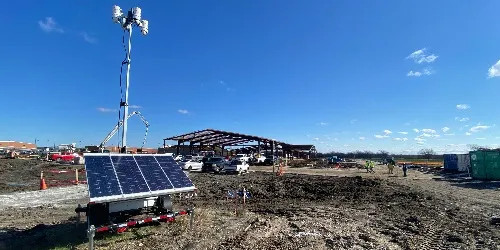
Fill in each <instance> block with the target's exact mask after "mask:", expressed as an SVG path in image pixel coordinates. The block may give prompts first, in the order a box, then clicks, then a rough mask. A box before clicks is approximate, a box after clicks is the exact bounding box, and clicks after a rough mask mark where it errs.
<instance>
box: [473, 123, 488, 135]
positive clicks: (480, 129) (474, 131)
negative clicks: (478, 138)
mask: <svg viewBox="0 0 500 250" xmlns="http://www.w3.org/2000/svg"><path fill="white" fill-rule="evenodd" d="M489 128H491V126H487V125H481V124H478V125H477V126H474V127H471V128H470V129H469V131H470V132H472V133H477V132H480V131H483V130H487V129H489Z"/></svg>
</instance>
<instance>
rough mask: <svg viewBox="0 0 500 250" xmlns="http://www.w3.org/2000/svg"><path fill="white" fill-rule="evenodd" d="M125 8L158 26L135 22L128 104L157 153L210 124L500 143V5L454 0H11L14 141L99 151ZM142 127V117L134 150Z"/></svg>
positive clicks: (376, 144)
mask: <svg viewBox="0 0 500 250" xmlns="http://www.w3.org/2000/svg"><path fill="white" fill-rule="evenodd" d="M113 4H117V5H120V6H121V7H122V8H124V9H128V8H130V7H133V6H136V5H137V6H139V7H141V8H142V10H143V11H142V15H143V18H145V19H148V20H149V34H148V36H145V37H144V36H142V35H140V32H139V30H138V29H136V30H134V32H135V33H134V35H133V47H132V70H131V87H130V99H129V102H130V105H136V106H140V108H138V110H140V111H141V112H142V113H143V114H144V116H145V117H146V118H147V119H148V120H149V122H150V123H151V127H150V133H149V137H148V143H147V145H148V146H150V147H157V146H159V145H160V143H162V138H165V137H168V136H172V135H176V134H181V133H185V132H189V131H192V130H199V129H204V128H216V129H224V130H230V131H236V132H241V133H247V134H255V135H261V136H265V137H271V138H275V139H278V140H281V141H286V142H289V143H297V144H315V145H316V146H317V148H318V149H319V150H320V151H321V152H328V151H331V150H338V151H351V150H356V149H360V150H374V151H376V150H382V149H383V150H388V151H390V152H396V153H400V152H417V151H418V150H419V149H420V148H434V149H435V150H436V151H438V152H455V151H457V152H458V151H463V150H465V149H467V147H466V145H467V144H479V145H485V146H498V145H497V144H496V143H497V142H498V141H499V139H500V131H499V126H497V124H498V125H500V120H499V119H500V114H499V113H500V109H498V108H497V105H498V104H497V103H496V100H497V99H498V98H497V97H498V95H499V93H500V77H498V76H500V61H499V59H500V32H498V31H499V30H500V23H499V22H498V21H497V20H498V13H497V10H498V9H499V8H500V2H498V1H481V2H477V1H452V0H448V1H430V0H429V1H395V0H394V1H331V0H328V1H326V0H325V1H322V0H317V1H294V0H292V1H290V0H286V1H285V0H279V1H278V0H277V1H263V0H261V1H229V0H226V1H144V2H142V3H141V2H139V3H138V2H137V1H118V2H115V3H113V2H105V1H71V2H70V1H15V2H11V3H9V6H8V11H4V12H3V15H4V20H8V21H7V23H6V25H4V26H3V34H4V36H3V39H1V40H0V54H1V55H2V60H1V61H0V97H1V100H2V117H3V119H0V140H19V141H34V140H35V138H36V139H38V140H39V141H40V142H39V143H38V144H41V145H44V144H47V145H52V144H53V143H56V144H59V143H71V142H77V143H79V144H80V145H82V144H84V145H90V144H98V143H99V142H100V141H101V140H102V139H103V138H104V137H105V135H106V134H107V133H108V132H109V131H110V130H111V129H112V127H113V126H114V125H115V124H116V121H117V119H118V113H117V112H116V110H117V109H118V105H119V98H120V91H119V72H120V63H121V61H122V59H123V57H124V53H123V47H122V44H121V39H122V34H123V31H122V30H121V29H120V27H119V26H118V25H117V24H114V23H112V21H111V7H112V5H113ZM143 130H144V129H143V125H142V123H141V122H140V120H139V119H134V120H131V121H130V134H129V145H130V144H131V145H140V143H141V141H142V137H143V132H144V131H143ZM417 131H418V132H417ZM399 132H401V133H399ZM117 142H118V138H114V139H112V140H111V141H110V144H116V143H117Z"/></svg>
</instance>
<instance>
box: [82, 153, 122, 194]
mask: <svg viewBox="0 0 500 250" xmlns="http://www.w3.org/2000/svg"><path fill="white" fill-rule="evenodd" d="M85 168H86V170H87V183H88V185H89V193H90V197H103V196H111V195H120V194H121V190H120V186H119V184H118V181H117V180H116V175H115V171H114V169H113V165H112V164H111V159H110V158H109V156H95V157H89V158H87V159H85Z"/></svg>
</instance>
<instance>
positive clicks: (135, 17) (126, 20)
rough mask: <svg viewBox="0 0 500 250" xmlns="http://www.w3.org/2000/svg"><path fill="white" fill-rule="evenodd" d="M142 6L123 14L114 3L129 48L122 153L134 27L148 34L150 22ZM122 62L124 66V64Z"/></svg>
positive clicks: (124, 140) (115, 16)
mask: <svg viewBox="0 0 500 250" xmlns="http://www.w3.org/2000/svg"><path fill="white" fill-rule="evenodd" d="M141 14H142V11H141V8H139V7H134V8H132V9H130V10H129V11H128V12H127V15H124V14H123V11H122V8H120V7H119V6H117V5H113V8H112V15H111V17H112V19H113V22H114V23H117V24H120V26H121V27H122V28H123V29H124V30H126V31H128V34H129V35H128V50H127V58H126V59H125V61H124V62H123V64H127V74H126V87H125V101H124V102H120V109H121V107H123V109H124V113H123V120H122V122H123V134H122V148H121V149H120V151H121V153H127V128H128V127H127V117H128V88H129V85H130V84H129V82H130V51H131V49H132V41H131V39H132V28H133V26H136V27H139V28H141V33H142V34H143V35H147V34H148V26H149V22H148V21H147V20H143V19H141V18H142V16H141ZM123 64H122V66H123Z"/></svg>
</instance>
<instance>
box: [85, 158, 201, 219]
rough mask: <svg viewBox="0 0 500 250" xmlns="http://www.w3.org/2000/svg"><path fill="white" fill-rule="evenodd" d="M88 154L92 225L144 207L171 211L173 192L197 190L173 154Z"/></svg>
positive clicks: (88, 182) (86, 159)
mask: <svg viewBox="0 0 500 250" xmlns="http://www.w3.org/2000/svg"><path fill="white" fill-rule="evenodd" d="M84 157H85V170H86V171H87V185H88V191H89V198H90V199H89V200H90V202H89V204H88V205H87V208H86V210H85V212H86V213H87V219H88V223H89V226H90V225H94V226H99V225H104V224H106V223H109V222H113V221H112V220H113V215H120V216H122V215H123V214H124V213H130V212H137V211H140V210H144V209H151V208H153V209H154V211H157V212H160V213H161V212H162V211H163V212H168V211H171V209H172V202H171V200H170V195H171V194H178V193H187V192H194V191H195V190H196V188H195V186H194V185H193V183H192V182H191V180H190V179H189V177H188V176H187V175H186V173H184V171H182V169H181V167H180V166H179V165H178V164H177V163H176V162H175V161H174V159H173V157H172V155H171V154H133V155H132V154H110V153H87V154H84Z"/></svg>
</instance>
